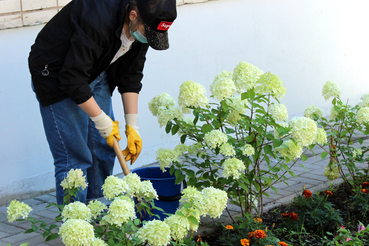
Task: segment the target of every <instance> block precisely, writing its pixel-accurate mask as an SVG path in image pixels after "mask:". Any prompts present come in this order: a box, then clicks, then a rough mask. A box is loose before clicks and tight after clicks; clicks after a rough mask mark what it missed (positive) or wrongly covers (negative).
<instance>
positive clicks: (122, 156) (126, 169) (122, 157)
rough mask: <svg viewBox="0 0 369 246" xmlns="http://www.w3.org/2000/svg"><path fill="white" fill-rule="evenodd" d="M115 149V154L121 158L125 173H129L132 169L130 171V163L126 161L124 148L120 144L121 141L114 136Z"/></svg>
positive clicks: (120, 161) (120, 162)
mask: <svg viewBox="0 0 369 246" xmlns="http://www.w3.org/2000/svg"><path fill="white" fill-rule="evenodd" d="M113 146H114V151H115V154H116V155H117V157H118V160H119V164H120V166H121V168H122V170H123V173H124V175H128V174H129V173H130V172H131V171H129V168H128V165H127V162H126V159H125V158H124V155H123V153H122V150H121V149H120V146H119V143H118V141H117V139H116V138H115V137H114V144H113Z"/></svg>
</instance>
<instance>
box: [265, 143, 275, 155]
mask: <svg viewBox="0 0 369 246" xmlns="http://www.w3.org/2000/svg"><path fill="white" fill-rule="evenodd" d="M264 152H265V154H268V155H273V151H272V146H270V145H265V146H264Z"/></svg>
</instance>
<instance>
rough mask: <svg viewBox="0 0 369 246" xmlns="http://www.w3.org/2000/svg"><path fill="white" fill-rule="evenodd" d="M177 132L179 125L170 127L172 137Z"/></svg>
mask: <svg viewBox="0 0 369 246" xmlns="http://www.w3.org/2000/svg"><path fill="white" fill-rule="evenodd" d="M178 130H179V125H174V126H173V127H172V135H175V134H176V133H177V132H178Z"/></svg>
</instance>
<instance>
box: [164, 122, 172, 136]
mask: <svg viewBox="0 0 369 246" xmlns="http://www.w3.org/2000/svg"><path fill="white" fill-rule="evenodd" d="M172 125H173V124H172V122H171V121H168V122H167V126H166V127H165V132H166V133H167V134H168V133H169V132H170V129H172Z"/></svg>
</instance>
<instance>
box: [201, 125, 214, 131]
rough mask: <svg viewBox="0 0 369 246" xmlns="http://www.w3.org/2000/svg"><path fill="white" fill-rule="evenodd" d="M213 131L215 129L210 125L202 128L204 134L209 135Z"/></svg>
mask: <svg viewBox="0 0 369 246" xmlns="http://www.w3.org/2000/svg"><path fill="white" fill-rule="evenodd" d="M212 130H213V127H212V126H211V125H209V124H204V125H203V126H202V127H201V131H202V132H203V133H208V132H211V131H212Z"/></svg>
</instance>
